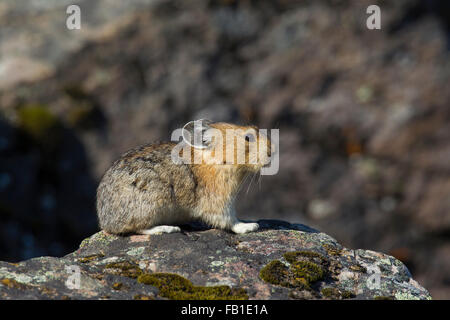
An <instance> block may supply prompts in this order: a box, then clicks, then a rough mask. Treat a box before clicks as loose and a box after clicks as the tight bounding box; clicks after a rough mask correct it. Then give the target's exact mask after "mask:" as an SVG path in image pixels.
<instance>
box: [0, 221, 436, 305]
mask: <svg viewBox="0 0 450 320" xmlns="http://www.w3.org/2000/svg"><path fill="white" fill-rule="evenodd" d="M259 224H260V226H261V230H260V231H258V232H256V233H250V234H244V235H235V234H231V233H227V232H224V231H221V230H216V229H207V228H203V227H202V226H199V225H190V226H186V227H185V228H183V232H182V233H176V234H161V235H152V236H141V235H131V236H124V237H121V236H115V235H109V234H106V233H104V232H103V231H101V232H98V233H96V234H94V235H93V236H91V237H89V238H87V239H85V240H84V241H83V242H82V243H81V245H80V247H79V249H78V250H76V251H75V252H73V253H71V254H69V255H66V256H64V257H62V258H56V257H39V258H33V259H30V260H27V261H23V262H19V263H9V262H0V298H1V299H164V298H173V299H191V298H195V299H223V298H225V299H431V296H430V294H429V293H428V291H427V290H425V289H424V288H423V287H421V286H420V285H419V284H418V283H417V282H416V281H415V280H413V279H412V277H411V274H410V272H409V271H408V269H407V268H406V267H405V265H404V264H403V263H402V262H400V261H399V260H397V259H395V258H393V257H391V256H388V255H386V254H383V253H378V252H374V251H370V250H351V249H347V248H344V247H342V246H341V245H340V244H339V243H337V242H336V240H334V239H333V238H331V237H330V236H328V235H326V234H324V233H321V232H318V231H316V230H314V229H311V228H309V227H307V226H305V225H300V224H290V223H287V222H284V221H278V220H260V221H259ZM77 268H79V270H80V277H79V280H80V281H79V288H77V287H72V288H71V284H72V285H76V284H77V282H76V280H74V279H75V278H74V277H73V275H76V274H75V273H73V274H72V273H70V270H75V269H77ZM378 276H379V278H378V279H379V281H378V280H377V277H378Z"/></svg>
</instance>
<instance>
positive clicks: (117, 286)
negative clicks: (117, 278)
mask: <svg viewBox="0 0 450 320" xmlns="http://www.w3.org/2000/svg"><path fill="white" fill-rule="evenodd" d="M112 287H113V289H114V290H120V289H122V287H123V283H122V282H115V283H113V285H112Z"/></svg>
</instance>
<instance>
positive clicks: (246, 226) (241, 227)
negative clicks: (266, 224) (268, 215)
mask: <svg viewBox="0 0 450 320" xmlns="http://www.w3.org/2000/svg"><path fill="white" fill-rule="evenodd" d="M258 229H259V224H257V223H244V222H238V223H236V224H235V225H233V226H232V227H231V231H233V232H234V233H248V232H254V231H256V230H258Z"/></svg>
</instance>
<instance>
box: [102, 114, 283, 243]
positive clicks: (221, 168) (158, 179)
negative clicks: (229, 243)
mask: <svg viewBox="0 0 450 320" xmlns="http://www.w3.org/2000/svg"><path fill="white" fill-rule="evenodd" d="M199 121H200V124H201V125H200V126H198V125H197V123H198V121H195V122H194V121H191V122H189V123H188V124H187V125H185V126H184V128H183V131H182V134H183V137H184V138H183V141H182V142H180V143H174V142H165V143H154V144H147V145H143V146H140V147H138V148H135V149H132V150H130V151H128V152H126V153H125V154H123V155H122V156H121V157H120V158H119V159H118V160H117V161H115V162H114V163H113V165H112V166H111V167H110V168H109V169H108V170H107V171H106V173H105V174H104V176H103V178H102V180H101V182H100V184H99V186H98V189H97V215H98V221H99V225H100V228H101V229H103V230H105V231H107V232H109V233H113V234H124V233H139V234H155V233H172V232H179V231H180V228H179V227H178V226H177V225H180V224H183V223H188V222H190V221H194V220H201V221H203V222H204V223H206V224H208V225H210V226H212V227H214V228H219V229H224V230H231V231H233V232H235V233H247V232H253V231H256V230H258V227H259V226H258V224H257V223H243V222H239V220H238V219H237V218H236V212H235V209H234V201H235V197H236V195H237V192H238V191H239V188H240V186H241V184H242V183H243V180H244V178H245V177H246V176H248V175H249V174H252V173H257V172H258V171H259V170H260V169H261V168H262V167H263V166H265V165H267V164H268V163H269V162H270V156H271V153H273V152H274V151H275V150H274V147H275V146H274V145H271V142H270V139H268V138H267V136H266V135H264V134H262V133H260V132H259V130H258V128H256V127H255V126H238V125H235V124H230V123H224V122H215V123H213V122H211V121H208V120H199ZM194 124H195V125H194ZM197 137H200V138H199V140H198V139H197ZM257 146H259V147H257ZM261 146H263V148H261ZM180 147H183V149H181V150H180ZM175 148H177V149H175ZM255 150H259V151H258V152H254V151H255ZM262 151H263V152H262ZM174 155H176V156H179V158H178V159H182V161H181V162H180V161H174ZM227 155H228V156H227ZM239 155H241V157H240V158H239ZM199 159H200V161H198V160H199ZM194 160H196V161H194ZM230 160H231V161H230Z"/></svg>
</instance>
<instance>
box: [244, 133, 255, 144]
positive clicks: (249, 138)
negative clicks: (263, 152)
mask: <svg viewBox="0 0 450 320" xmlns="http://www.w3.org/2000/svg"><path fill="white" fill-rule="evenodd" d="M245 141H247V142H255V136H254V135H253V134H251V133H247V134H246V135H245Z"/></svg>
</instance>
